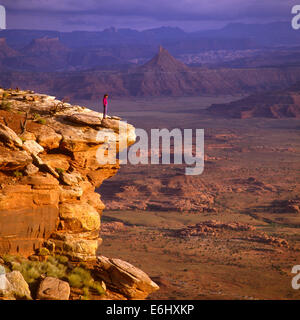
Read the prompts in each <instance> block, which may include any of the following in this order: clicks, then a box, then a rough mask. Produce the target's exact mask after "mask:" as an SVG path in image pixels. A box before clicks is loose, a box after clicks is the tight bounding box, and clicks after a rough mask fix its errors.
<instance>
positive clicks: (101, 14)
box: [0, 0, 300, 31]
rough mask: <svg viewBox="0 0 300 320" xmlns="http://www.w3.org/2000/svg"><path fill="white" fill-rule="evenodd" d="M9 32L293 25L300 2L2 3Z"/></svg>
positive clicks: (49, 0)
mask: <svg viewBox="0 0 300 320" xmlns="http://www.w3.org/2000/svg"><path fill="white" fill-rule="evenodd" d="M0 4H2V5H4V6H5V7H6V9H7V27H8V28H9V29H17V28H18V29H50V30H59V31H72V30H102V29H104V28H107V27H110V26H114V27H117V28H123V27H125V28H127V27H129V28H135V29H147V28H152V27H159V26H178V27H181V28H182V29H184V30H186V31H193V30H201V29H214V28H219V27H222V26H224V25H225V24H227V23H229V22H246V23H267V22H271V21H287V20H290V19H291V8H292V6H293V5H295V4H300V0H298V1H297V0H0Z"/></svg>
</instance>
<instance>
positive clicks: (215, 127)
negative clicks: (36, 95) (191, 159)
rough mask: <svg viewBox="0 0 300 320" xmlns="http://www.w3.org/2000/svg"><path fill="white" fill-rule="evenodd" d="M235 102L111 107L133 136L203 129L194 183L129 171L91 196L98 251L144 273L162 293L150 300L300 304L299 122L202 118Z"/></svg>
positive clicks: (179, 170) (149, 169) (163, 169)
mask: <svg viewBox="0 0 300 320" xmlns="http://www.w3.org/2000/svg"><path fill="white" fill-rule="evenodd" d="M239 98H240V97H228V96H227V97H225V96H223V97H198V98H188V97H183V98H160V99H159V98H153V99H138V98H137V99H131V100H129V99H127V100H125V99H120V100H118V99H114V98H112V99H111V103H110V106H109V108H110V109H109V114H115V115H120V116H121V117H122V118H123V119H127V120H128V121H129V122H130V123H132V124H133V125H134V126H135V127H136V128H144V129H146V130H149V129H151V128H168V129H172V128H181V129H183V128H192V129H196V128H199V129H200V128H204V129H205V169H204V172H203V174H202V175H200V176H194V177H191V176H190V177H188V176H185V175H184V168H185V165H170V166H167V165H164V166H163V165H150V164H149V165H137V166H133V165H130V164H129V165H126V166H125V165H124V166H121V169H120V170H119V172H118V174H117V176H116V177H113V178H111V179H109V180H107V181H106V182H105V183H104V184H103V185H102V186H101V188H100V190H99V192H100V194H101V195H102V200H103V202H104V203H105V204H106V210H105V211H104V213H103V216H102V232H101V237H102V238H103V244H102V246H101V248H100V251H101V253H102V254H103V255H105V256H109V257H118V258H120V259H124V260H126V261H128V262H131V263H133V264H134V265H136V266H138V267H140V268H141V269H142V270H144V271H145V272H147V273H148V274H149V275H150V276H151V277H152V278H153V280H154V281H156V282H157V283H158V284H159V285H160V287H161V289H160V290H159V291H157V292H156V293H154V294H152V295H151V296H150V297H149V299H299V298H300V291H297V290H294V289H293V288H292V286H291V281H292V278H293V276H294V275H293V274H292V273H291V270H292V267H293V266H294V265H297V264H300V234H299V227H300V197H299V195H300V184H299V178H300V161H299V160H300V139H299V138H300V120H295V119H280V120H278V119H263V118H256V119H223V118H217V119H215V118H212V117H211V116H210V115H209V114H208V113H207V112H206V111H205V108H207V107H209V106H210V105H211V104H212V103H223V102H227V101H228V102H229V101H232V100H235V99H239ZM72 102H73V101H72ZM76 103H78V104H81V105H86V106H87V107H92V108H93V109H95V110H96V109H97V103H87V102H86V101H76ZM98 105H99V103H98ZM99 107H100V106H99Z"/></svg>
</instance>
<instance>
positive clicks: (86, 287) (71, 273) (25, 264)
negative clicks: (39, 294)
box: [3, 249, 105, 299]
mask: <svg viewBox="0 0 300 320" xmlns="http://www.w3.org/2000/svg"><path fill="white" fill-rule="evenodd" d="M46 250H47V249H46ZM41 251H42V250H40V251H39V252H41ZM45 252H46V251H45ZM48 252H49V251H48ZM48 252H47V253H48ZM3 260H4V262H5V265H6V267H8V268H9V270H8V272H9V271H14V270H17V271H20V272H21V273H22V275H23V277H24V279H25V281H26V282H27V283H28V284H29V286H30V288H31V290H36V288H37V285H38V280H39V278H40V277H41V275H45V276H48V277H54V278H58V279H61V280H64V281H68V282H69V284H70V287H73V288H78V289H82V290H83V299H88V298H89V295H90V289H91V290H95V291H96V292H97V293H98V294H100V295H101V294H104V293H105V290H104V289H103V287H102V286H101V284H100V283H99V282H97V281H94V279H93V277H92V276H91V273H90V271H89V270H88V269H87V268H86V267H85V265H84V264H80V266H78V267H75V268H73V269H72V268H69V265H68V263H69V259H68V258H67V257H65V256H61V255H55V256H51V255H49V256H48V259H47V260H46V261H30V260H28V259H25V258H22V257H15V256H11V255H5V256H4V257H3Z"/></svg>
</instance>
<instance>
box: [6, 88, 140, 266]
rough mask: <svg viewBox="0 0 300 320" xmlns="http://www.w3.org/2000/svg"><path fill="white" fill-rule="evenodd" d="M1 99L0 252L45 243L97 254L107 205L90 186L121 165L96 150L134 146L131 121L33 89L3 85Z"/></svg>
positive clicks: (74, 253) (27, 250)
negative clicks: (102, 160)
mask: <svg viewBox="0 0 300 320" xmlns="http://www.w3.org/2000/svg"><path fill="white" fill-rule="evenodd" d="M1 100H2V104H1V105H0V254H5V253H10V254H21V255H24V256H29V255H31V254H33V253H34V251H35V250H37V249H38V248H40V247H42V246H46V247H47V248H48V249H49V250H50V251H53V252H59V253H63V254H65V255H68V256H69V257H70V258H72V259H74V260H88V259H94V258H95V256H96V251H97V248H98V246H99V244H100V243H101V239H100V238H99V231H100V215H101V213H102V210H103V208H104V204H103V203H102V201H101V199H100V195H99V194H98V193H96V192H95V188H98V187H99V186H100V185H101V183H102V182H103V180H105V179H108V178H109V177H111V176H113V175H115V174H116V172H117V171H118V168H119V165H118V163H117V162H116V163H115V164H100V163H99V162H98V160H97V151H98V149H99V147H100V146H102V147H104V146H105V147H107V148H110V147H112V146H113V145H112V142H113V141H116V146H117V150H118V151H119V149H122V148H123V147H124V146H126V145H131V144H132V143H134V142H135V130H134V127H133V126H132V125H129V124H126V123H125V122H122V121H120V119H119V118H117V117H108V119H107V120H106V121H101V120H102V114H99V113H97V112H94V111H91V110H89V109H87V108H84V107H80V106H72V105H70V104H67V103H63V102H61V101H58V100H56V99H55V97H50V96H47V95H41V94H35V93H34V92H32V91H20V90H18V89H17V90H3V89H0V103H1ZM120 128H121V129H120ZM120 130H123V131H122V133H120V132H119V131H120ZM98 155H99V154H98Z"/></svg>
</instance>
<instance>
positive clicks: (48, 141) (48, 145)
mask: <svg viewBox="0 0 300 320" xmlns="http://www.w3.org/2000/svg"><path fill="white" fill-rule="evenodd" d="M36 135H37V142H38V143H39V144H40V145H41V146H42V147H44V148H45V149H47V150H52V149H57V148H58V147H59V144H60V141H61V139H62V136H61V135H60V134H59V133H57V132H55V130H53V129H52V128H50V127H49V126H41V128H40V129H39V132H37V133H36Z"/></svg>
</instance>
